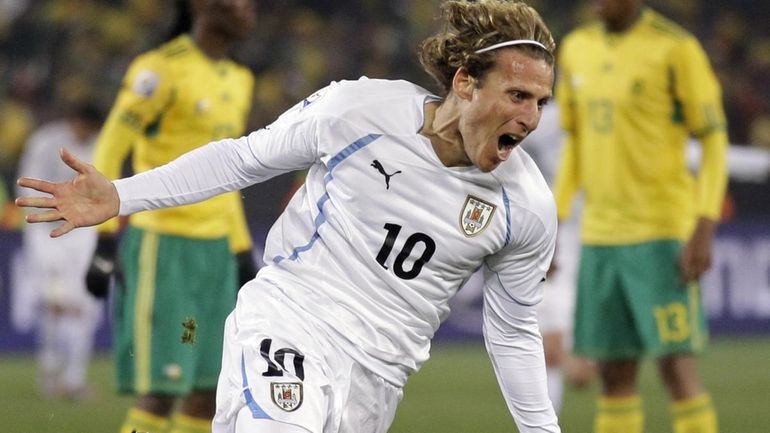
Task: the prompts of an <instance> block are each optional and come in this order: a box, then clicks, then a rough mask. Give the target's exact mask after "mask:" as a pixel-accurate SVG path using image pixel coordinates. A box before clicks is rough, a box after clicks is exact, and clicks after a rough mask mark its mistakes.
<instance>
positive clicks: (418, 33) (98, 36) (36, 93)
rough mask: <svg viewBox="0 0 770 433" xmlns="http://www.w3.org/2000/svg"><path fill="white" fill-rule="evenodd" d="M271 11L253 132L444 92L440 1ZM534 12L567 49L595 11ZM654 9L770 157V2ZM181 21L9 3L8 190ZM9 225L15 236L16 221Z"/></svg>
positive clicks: (78, 1)
mask: <svg viewBox="0 0 770 433" xmlns="http://www.w3.org/2000/svg"><path fill="white" fill-rule="evenodd" d="M259 3H260V4H259V18H258V25H257V31H256V32H254V34H253V36H252V37H251V38H250V39H249V40H248V41H246V42H244V43H242V44H241V45H240V48H239V50H238V53H237V55H236V57H237V58H238V59H239V60H240V61H241V62H243V63H244V64H246V65H247V66H249V67H250V68H251V69H252V70H253V71H254V73H255V75H256V85H255V92H254V93H255V94H254V98H255V99H254V105H253V106H254V109H253V111H252V113H251V118H250V121H249V128H248V129H255V128H258V127H260V126H264V125H265V124H267V123H268V122H270V121H271V120H273V119H274V118H275V117H276V116H277V115H278V114H280V113H281V112H282V111H284V110H285V109H287V108H288V107H289V106H291V105H293V104H294V103H295V102H296V101H298V100H300V99H302V98H304V97H306V96H307V95H309V94H310V93H312V92H313V91H314V90H316V89H317V88H319V87H322V86H324V85H326V84H327V83H328V82H329V81H331V80H336V79H355V78H358V77H360V76H361V75H366V76H369V77H378V78H406V79H409V80H411V81H413V82H416V83H419V84H422V85H424V86H426V87H428V88H430V89H432V86H433V83H432V82H431V81H430V80H429V78H428V77H427V75H426V74H424V73H423V72H422V71H421V68H420V67H419V65H418V64H417V63H416V61H415V60H414V58H415V56H414V55H413V54H414V51H415V49H416V46H417V44H418V43H419V41H420V40H422V39H423V38H424V37H425V36H426V35H428V34H430V33H431V32H432V31H433V30H434V26H435V25H436V22H437V21H436V20H435V19H434V18H435V17H437V16H438V11H437V5H438V2H437V1H435V0H388V1H383V0H355V1H351V0H280V1H269V2H259ZM529 3H530V4H532V5H533V6H534V7H536V8H537V9H538V10H540V11H541V13H542V15H543V16H544V18H545V20H546V22H547V23H548V24H549V26H550V27H551V30H552V31H553V34H554V36H555V38H556V40H557V43H558V42H559V40H560V38H561V37H562V36H563V35H564V34H565V33H566V32H567V31H569V30H570V29H572V28H573V27H574V26H575V25H577V24H579V23H582V22H585V21H586V20H587V19H589V18H590V14H591V10H590V5H589V3H590V2H588V1H575V2H564V1H560V0H531V1H529ZM648 4H650V5H651V6H653V7H655V8H656V9H658V10H659V11H661V12H663V13H664V14H666V15H668V16H670V17H671V18H672V19H674V20H675V21H677V22H678V23H679V24H681V25H682V26H684V27H685V28H687V29H688V30H690V31H691V32H693V33H694V34H695V35H696V36H697V37H698V38H699V39H700V41H701V42H702V43H703V45H704V47H705V49H706V51H707V52H708V54H709V56H710V58H711V61H712V62H713V64H714V67H715V69H716V71H717V73H718V75H719V78H720V81H721V83H722V86H723V91H724V101H725V107H726V111H727V116H728V121H729V134H730V141H731V143H734V144H738V145H745V146H757V147H764V148H767V149H770V78H768V77H770V27H768V26H767V22H768V20H770V2H765V1H761V0H731V1H729V2H709V1H706V0H672V1H662V0H659V1H649V2H648ZM174 20H175V7H174V2H158V1H154V0H101V1H98V0H0V171H2V177H3V179H4V181H5V183H6V188H10V187H11V185H12V182H13V180H14V179H15V177H16V165H17V162H18V157H19V155H20V153H21V150H22V148H23V146H24V144H25V142H26V139H27V137H28V136H29V134H30V133H31V131H33V130H34V129H35V128H36V127H37V126H38V125H40V124H42V123H44V122H46V121H48V120H50V119H52V118H55V117H57V116H60V115H61V114H63V113H62V110H64V109H66V107H68V106H70V105H71V104H74V103H79V102H84V101H90V102H94V103H96V105H97V106H99V107H101V108H103V109H104V110H105V111H106V110H107V108H108V107H109V106H110V105H111V104H112V102H113V99H114V97H115V95H116V93H117V89H118V87H119V85H120V79H121V77H122V76H123V74H124V72H125V70H126V68H127V66H128V63H129V61H130V60H131V59H133V58H134V57H135V56H136V55H137V54H138V53H140V52H141V51H143V50H145V49H147V48H149V47H151V46H153V45H156V44H157V43H158V42H160V41H162V40H164V39H165V38H166V37H167V35H168V34H169V33H170V32H171V26H172V23H173V22H174ZM434 90H435V89H434ZM761 189H762V190H763V191H766V190H770V185H762V186H761ZM752 194H753V193H752ZM1 195H2V194H0V196H1ZM767 212H768V213H770V209H768V210H767ZM8 218H9V217H8V216H7V215H6V221H5V222H4V223H3V224H4V225H5V226H6V227H8V226H12V225H13V223H14V221H16V220H15V219H14V218H13V217H11V221H10V222H9V221H8Z"/></svg>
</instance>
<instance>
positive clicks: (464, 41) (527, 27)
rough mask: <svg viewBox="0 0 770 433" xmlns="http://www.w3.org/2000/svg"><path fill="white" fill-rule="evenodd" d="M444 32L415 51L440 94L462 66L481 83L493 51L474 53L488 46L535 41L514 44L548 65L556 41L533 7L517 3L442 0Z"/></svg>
mask: <svg viewBox="0 0 770 433" xmlns="http://www.w3.org/2000/svg"><path fill="white" fill-rule="evenodd" d="M441 8H442V11H443V15H444V18H445V20H446V28H445V30H444V31H443V32H442V33H439V34H437V35H434V36H431V37H429V38H427V39H425V40H424V41H423V42H422V43H421V44H420V48H419V50H418V53H417V54H418V57H419V59H420V64H422V67H423V69H425V71H426V72H427V73H428V74H430V75H431V76H432V77H433V78H434V79H435V80H436V81H437V82H438V84H439V85H440V86H441V88H442V89H443V90H444V92H447V93H448V92H449V90H451V88H452V79H453V77H454V75H455V72H456V71H457V69H459V68H461V67H464V68H465V69H467V70H468V73H469V74H470V75H471V76H472V77H474V78H477V79H482V78H483V76H484V73H486V72H487V71H488V70H489V69H490V68H492V66H493V65H494V62H495V50H493V51H488V52H484V53H476V51H477V50H480V49H482V48H486V47H489V46H491V45H494V44H497V43H500V42H505V41H511V40H517V39H529V40H533V41H537V42H539V43H541V44H542V45H543V46H544V47H545V48H546V49H545V50H543V49H542V48H541V47H538V46H537V45H534V44H524V45H517V46H516V48H517V49H520V50H523V51H525V52H526V53H527V54H529V55H531V56H533V57H535V58H542V59H544V60H545V61H546V62H548V64H549V65H551V66H553V62H554V56H553V52H554V49H555V48H556V43H554V41H553V36H552V35H551V31H550V30H548V27H547V26H546V25H545V23H544V22H543V19H542V18H541V17H540V14H538V13H537V11H536V10H535V9H533V8H532V7H530V6H528V5H526V4H525V3H522V2H520V1H506V0H478V1H475V2H470V1H447V2H446V3H444V4H443V5H442V7H441Z"/></svg>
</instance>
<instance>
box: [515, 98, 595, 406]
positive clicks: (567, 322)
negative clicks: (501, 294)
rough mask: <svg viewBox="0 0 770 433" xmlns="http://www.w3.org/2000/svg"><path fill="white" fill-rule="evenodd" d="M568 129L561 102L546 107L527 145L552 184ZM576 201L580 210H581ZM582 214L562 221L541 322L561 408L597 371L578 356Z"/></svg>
mask: <svg viewBox="0 0 770 433" xmlns="http://www.w3.org/2000/svg"><path fill="white" fill-rule="evenodd" d="M563 142H564V132H563V131H562V129H561V127H560V125H559V109H558V105H557V104H556V103H550V104H548V105H546V106H545V107H544V108H543V114H542V116H541V118H540V125H539V126H538V128H537V130H535V131H534V132H533V133H532V134H530V135H529V137H527V139H526V140H524V142H523V143H522V144H521V145H522V148H523V149H524V150H526V151H527V153H529V155H530V156H531V157H532V159H533V160H534V161H535V163H536V164H537V166H538V168H540V172H542V173H543V177H545V179H546V181H547V182H548V183H549V185H550V184H552V182H553V179H554V178H555V176H556V170H557V167H558V162H559V155H560V153H561V149H562V144H563ZM579 206H580V205H579V203H576V205H575V208H576V209H575V210H578V209H579ZM579 224H580V221H579V218H576V217H572V218H569V219H565V220H562V221H560V222H559V231H558V235H557V238H558V241H557V248H556V252H555V254H554V259H553V261H552V265H551V270H549V272H548V277H547V278H546V281H545V284H544V287H545V288H544V292H545V293H544V295H543V301H542V302H541V303H540V304H538V307H537V309H538V323H539V324H540V332H541V333H542V334H543V349H544V351H545V362H546V367H547V369H548V394H549V395H550V397H551V401H552V402H553V406H554V409H556V412H557V413H558V412H559V411H560V410H561V407H562V402H563V397H564V383H565V381H566V382H567V383H568V384H571V385H574V386H578V387H585V386H587V385H588V384H589V383H590V382H591V380H592V379H593V377H594V375H595V365H594V362H593V361H592V360H590V359H588V358H584V357H580V356H573V355H572V354H571V353H570V352H571V348H572V338H571V332H572V328H573V327H572V324H573V317H574V309H575V308H574V307H575V290H576V287H575V286H576V281H577V266H578V262H579V259H580V241H579V236H578V231H579Z"/></svg>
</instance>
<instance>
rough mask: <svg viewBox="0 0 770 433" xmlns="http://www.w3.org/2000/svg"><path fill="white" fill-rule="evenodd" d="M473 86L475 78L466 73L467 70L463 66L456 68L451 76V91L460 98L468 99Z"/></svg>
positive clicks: (474, 85)
mask: <svg viewBox="0 0 770 433" xmlns="http://www.w3.org/2000/svg"><path fill="white" fill-rule="evenodd" d="M475 88H476V79H475V78H473V77H472V76H471V75H470V73H468V70H467V69H465V68H464V67H460V68H457V71H455V76H454V77H453V78H452V91H453V92H454V93H455V94H456V95H457V96H459V97H460V98H461V99H466V100H470V99H471V97H472V96H473V89H475Z"/></svg>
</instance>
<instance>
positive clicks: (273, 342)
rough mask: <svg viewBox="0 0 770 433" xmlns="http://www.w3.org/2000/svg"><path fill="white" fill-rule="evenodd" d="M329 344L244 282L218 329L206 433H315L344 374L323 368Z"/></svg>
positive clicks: (264, 291)
mask: <svg viewBox="0 0 770 433" xmlns="http://www.w3.org/2000/svg"><path fill="white" fill-rule="evenodd" d="M244 291H246V292H244ZM246 294H248V296H246ZM255 299H258V300H259V302H253V300H255ZM337 345H338V342H337V343H334V342H330V341H329V340H328V338H327V337H326V335H325V334H324V333H322V332H319V331H318V330H317V329H316V328H315V327H314V326H313V324H312V318H310V317H308V316H307V315H306V313H305V312H304V311H303V310H301V309H300V308H299V307H296V306H295V305H294V304H293V303H292V301H291V300H290V299H289V298H287V297H286V296H285V295H283V294H282V292H281V291H280V290H278V289H277V288H276V287H275V286H273V285H272V284H271V283H267V282H265V281H262V280H260V279H255V280H252V281H251V282H249V283H248V284H247V285H246V286H244V288H242V289H241V295H240V296H239V301H238V305H237V306H236V308H235V310H234V311H233V312H232V313H231V314H230V316H229V317H228V318H227V321H226V323H225V332H224V344H223V348H224V350H223V354H222V368H221V373H220V374H219V382H218V384H217V405H216V414H215V416H214V421H213V431H214V432H215V433H237V432H262V431H267V432H272V431H274V430H273V429H279V428H280V429H282V430H276V431H284V430H286V429H289V430H286V431H287V432H289V431H291V432H295V431H296V432H303V433H306V432H311V433H322V432H323V431H324V428H325V425H326V424H327V422H334V421H333V419H334V418H335V417H334V415H331V411H332V410H333V404H334V401H335V397H334V395H335V392H336V387H335V385H334V384H333V376H335V375H338V374H340V373H339V372H340V371H343V370H341V369H340V368H344V365H343V366H342V367H339V366H337V365H336V364H330V362H334V359H335V357H336V356H337V355H336V353H337V352H336V346H337ZM330 376H331V377H330ZM330 420H332V421H330ZM284 424H286V425H284ZM288 425H292V426H295V427H294V428H291V427H288ZM265 428H267V430H260V429H265Z"/></svg>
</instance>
